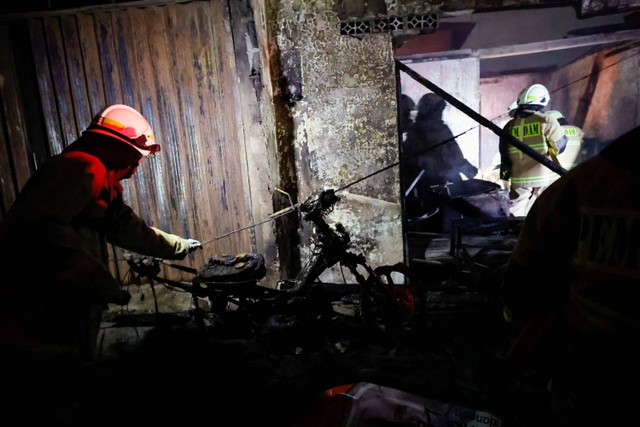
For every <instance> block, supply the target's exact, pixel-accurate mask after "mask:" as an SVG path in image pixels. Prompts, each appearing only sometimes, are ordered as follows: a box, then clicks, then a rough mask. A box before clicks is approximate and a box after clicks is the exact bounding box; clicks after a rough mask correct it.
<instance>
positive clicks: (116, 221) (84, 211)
mask: <svg viewBox="0 0 640 427" xmlns="http://www.w3.org/2000/svg"><path fill="white" fill-rule="evenodd" d="M158 151H160V146H159V145H158V144H157V143H156V141H155V137H154V133H153V131H152V129H151V127H150V125H149V123H148V121H147V120H146V119H145V118H144V117H143V116H142V115H141V114H140V113H139V112H138V111H136V110H135V109H133V108H131V107H129V106H126V105H122V104H116V105H111V106H110V107H108V108H106V109H104V110H103V111H102V112H100V113H98V114H97V115H96V116H95V117H94V118H93V120H92V122H91V124H90V125H89V127H88V128H87V129H86V131H85V132H83V134H82V135H81V136H80V137H79V138H78V139H77V140H76V141H74V142H73V143H72V144H70V145H69V146H68V147H67V148H66V149H65V150H64V151H63V152H62V153H61V154H59V155H56V156H54V157H52V158H50V159H49V160H48V161H47V162H45V163H44V164H42V165H41V166H40V168H39V169H38V170H37V171H36V172H35V173H34V174H33V175H32V176H31V178H30V179H29V181H28V182H27V183H26V184H25V186H24V188H23V189H22V191H21V192H20V194H19V195H18V197H17V198H16V200H15V202H14V203H13V205H12V206H11V208H10V210H9V212H8V213H7V215H6V217H5V218H4V220H3V221H2V223H0V277H2V281H1V282H0V352H1V354H2V356H3V364H2V370H3V376H2V378H3V382H4V385H5V387H7V389H6V390H5V395H7V396H11V397H12V399H11V400H9V399H8V398H7V399H3V403H2V406H3V407H4V409H5V410H2V413H3V414H4V415H5V416H6V414H7V413H8V411H10V410H11V411H15V412H16V413H18V414H19V416H20V419H21V420H22V421H23V423H24V424H25V425H36V424H35V423H43V424H42V425H50V424H49V423H53V424H55V425H58V424H65V425H66V424H67V423H70V422H71V418H73V417H74V416H75V415H74V412H73V408H72V406H73V401H74V399H75V398H76V397H72V396H71V394H73V393H77V391H78V390H74V389H73V387H74V386H73V384H74V380H73V378H74V374H75V373H76V372H77V369H79V368H80V367H82V366H83V365H85V364H87V363H91V362H93V361H94V360H95V359H94V350H95V347H96V339H97V336H98V331H99V327H100V323H101V317H102V313H103V311H104V310H105V309H106V308H107V304H109V303H113V304H118V305H126V304H128V302H129V299H130V297H131V295H130V294H129V293H128V292H127V291H125V290H123V289H122V288H121V286H120V284H119V282H118V281H117V280H116V279H115V278H114V277H113V276H112V274H111V272H110V270H109V266H108V251H107V248H108V246H107V244H108V243H111V244H113V245H116V246H119V247H121V248H124V249H128V250H131V251H134V252H138V253H141V254H145V255H150V256H156V257H162V258H167V259H183V258H185V257H186V256H187V254H188V253H189V252H191V251H193V250H195V249H197V248H199V247H201V244H200V242H199V241H198V240H196V239H187V238H182V237H180V236H177V235H174V234H170V233H166V232H164V231H161V230H159V229H157V228H155V227H150V226H148V225H147V224H146V223H145V222H144V221H143V220H142V219H141V218H140V217H138V216H137V215H136V214H135V213H134V212H133V210H132V209H131V208H130V207H129V206H127V205H126V203H125V202H124V200H123V189H122V185H121V184H120V181H121V180H124V179H128V178H130V177H131V176H132V175H133V174H134V173H135V171H136V170H137V168H138V166H139V164H140V162H141V161H142V159H143V158H145V157H147V156H148V155H150V154H154V153H157V152H158ZM9 419H10V418H9ZM14 420H15V418H14ZM27 421H30V422H27ZM44 423H47V424H44Z"/></svg>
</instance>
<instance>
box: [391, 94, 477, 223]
mask: <svg viewBox="0 0 640 427" xmlns="http://www.w3.org/2000/svg"><path fill="white" fill-rule="evenodd" d="M446 106H447V103H446V101H445V100H444V99H442V98H441V97H440V96H438V95H436V94H435V93H427V94H425V95H423V96H422V98H420V101H419V102H418V115H417V116H416V120H415V124H414V126H413V128H412V129H411V131H410V132H409V134H408V137H407V140H406V141H405V142H404V145H403V152H402V157H403V174H404V177H405V179H404V182H405V189H404V191H405V194H406V196H407V199H408V200H409V198H411V197H417V198H418V199H419V203H418V207H416V206H415V205H416V203H413V205H412V204H409V203H408V206H413V209H414V210H415V209H422V211H423V212H421V213H418V215H416V213H417V212H410V211H409V212H408V216H412V217H416V216H420V214H424V213H425V212H428V211H429V210H434V209H435V208H437V206H438V205H439V204H440V203H441V197H438V196H437V194H436V193H437V192H438V191H436V192H435V193H434V191H433V186H443V185H446V184H449V183H457V182H461V181H462V180H463V177H462V175H464V177H465V178H466V179H472V178H473V177H474V176H475V175H476V174H477V173H478V168H477V167H475V166H474V165H473V164H471V162H469V161H468V160H467V159H466V158H465V157H464V155H463V154H462V150H461V149H460V146H459V145H458V143H457V142H456V140H455V137H454V136H453V133H452V132H451V129H450V128H449V126H447V124H446V123H445V122H444V121H443V120H442V113H443V112H444V109H445V107H446ZM418 177H419V179H418ZM408 190H411V191H408Z"/></svg>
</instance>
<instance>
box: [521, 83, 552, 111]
mask: <svg viewBox="0 0 640 427" xmlns="http://www.w3.org/2000/svg"><path fill="white" fill-rule="evenodd" d="M550 99H551V97H550V96H549V91H548V90H547V88H546V87H544V86H543V85H541V84H538V83H536V84H534V85H531V86H529V87H528V88H525V89H523V90H522V92H520V94H519V95H518V105H541V106H543V107H544V106H545V105H547V104H548V103H549V100H550Z"/></svg>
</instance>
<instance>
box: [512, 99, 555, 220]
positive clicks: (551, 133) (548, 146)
mask: <svg viewBox="0 0 640 427" xmlns="http://www.w3.org/2000/svg"><path fill="white" fill-rule="evenodd" d="M504 130H505V132H507V133H508V134H510V135H512V136H514V137H515V138H517V139H518V140H520V141H522V142H523V143H524V144H526V145H528V146H529V147H530V148H532V149H533V150H535V151H536V152H538V153H540V154H541V155H542V156H545V157H547V158H548V159H550V160H553V161H555V162H556V163H558V159H557V155H558V153H559V152H560V151H563V150H564V148H565V145H566V141H567V137H566V136H565V133H564V129H563V128H562V126H561V125H560V123H558V120H557V119H556V118H554V117H551V116H549V115H546V114H545V113H543V112H542V111H538V110H534V109H531V110H529V109H523V110H518V112H517V113H516V115H515V117H514V118H513V119H511V120H509V121H508V122H507V124H506V125H505V127H504ZM500 160H501V166H500V171H501V178H502V179H505V180H507V179H508V180H509V181H510V182H509V186H510V189H509V199H510V201H511V206H510V212H511V214H512V215H513V216H525V215H526V214H527V212H528V211H529V209H530V208H531V206H532V205H533V202H534V201H535V200H536V198H537V197H538V196H539V195H540V193H542V191H544V189H545V188H547V187H548V186H549V185H550V184H551V183H553V182H554V181H555V180H556V179H558V177H559V175H558V174H557V173H555V172H554V171H552V170H551V169H549V168H548V167H546V166H545V165H543V164H541V163H540V162H538V161H537V160H536V159H534V158H532V157H531V156H529V155H528V154H525V153H523V152H522V151H520V149H518V148H516V147H514V146H513V145H511V144H510V143H509V141H508V139H507V138H505V137H502V138H500Z"/></svg>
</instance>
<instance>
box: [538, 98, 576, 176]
mask: <svg viewBox="0 0 640 427" xmlns="http://www.w3.org/2000/svg"><path fill="white" fill-rule="evenodd" d="M547 114H548V115H550V116H552V117H555V118H556V119H557V120H558V123H560V125H562V128H563V129H564V134H565V135H566V136H567V139H568V141H567V146H566V148H565V149H564V151H563V152H562V153H560V154H558V161H559V162H560V166H562V167H563V168H565V169H567V170H569V169H573V167H574V166H575V165H577V164H578V163H580V162H581V161H582V146H583V145H584V132H583V131H582V129H580V128H579V127H578V126H574V125H570V124H569V122H568V121H567V119H566V118H565V117H564V115H563V114H562V113H561V112H560V111H558V110H549V111H547Z"/></svg>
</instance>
